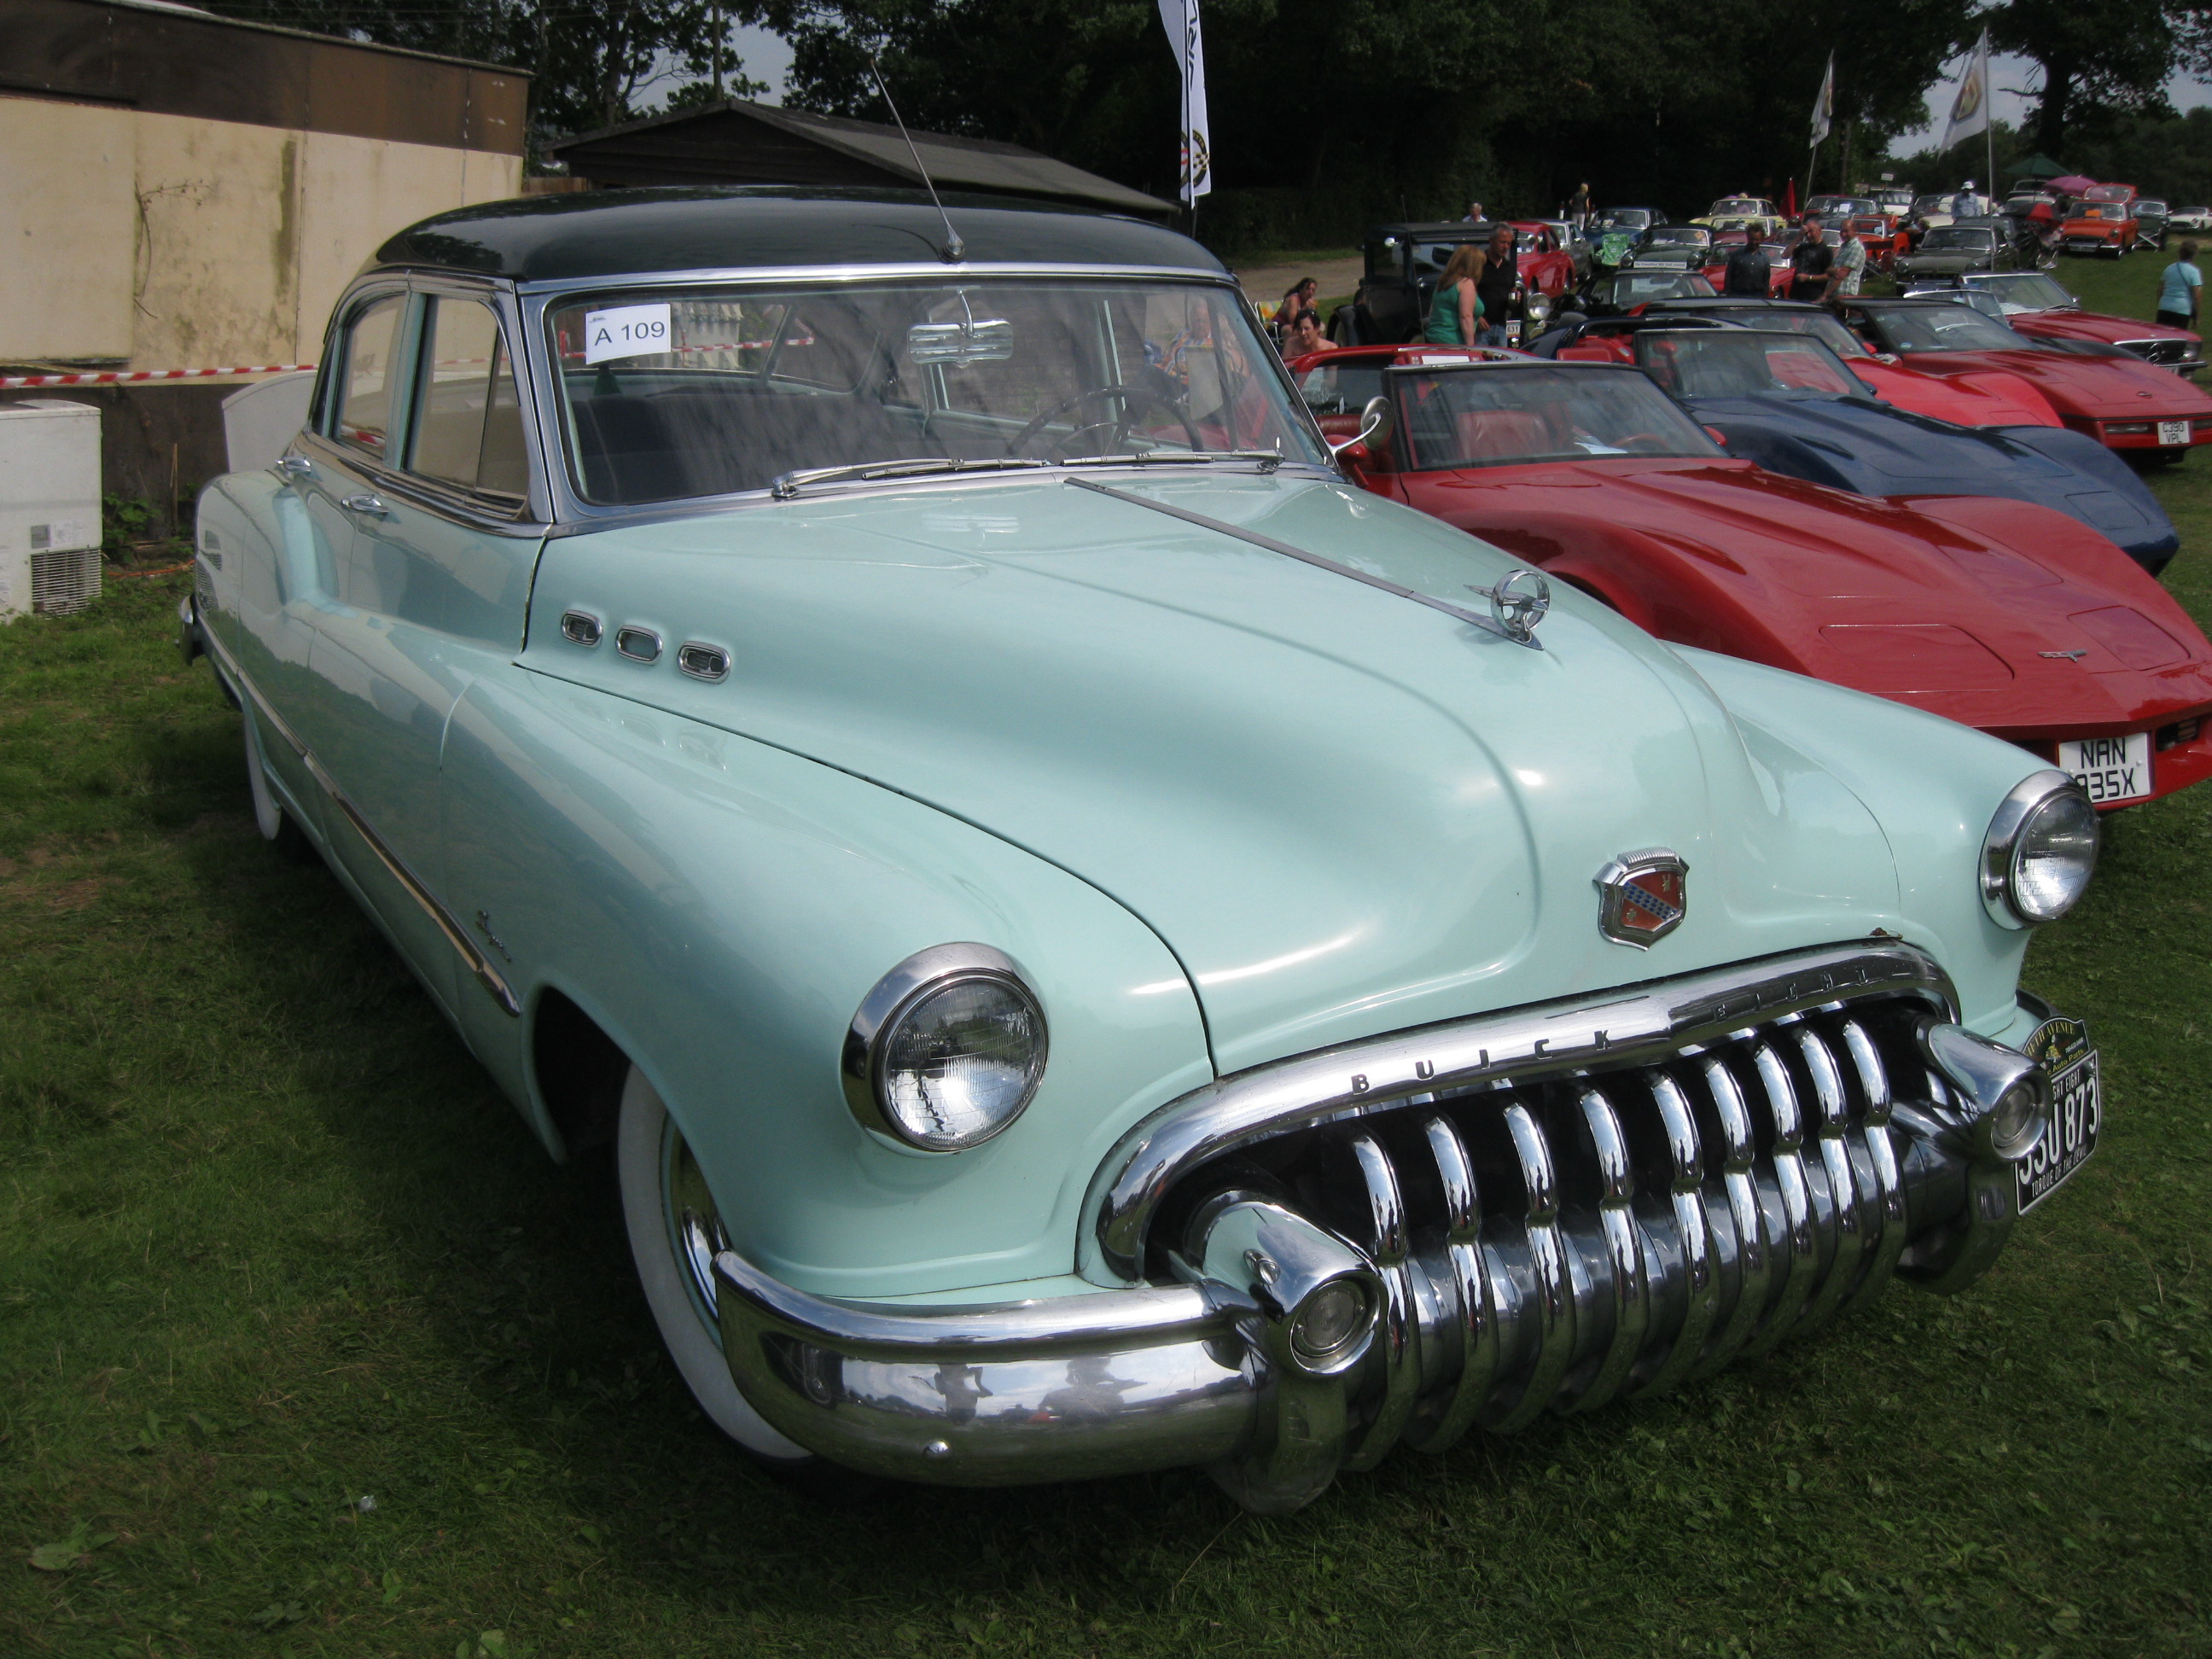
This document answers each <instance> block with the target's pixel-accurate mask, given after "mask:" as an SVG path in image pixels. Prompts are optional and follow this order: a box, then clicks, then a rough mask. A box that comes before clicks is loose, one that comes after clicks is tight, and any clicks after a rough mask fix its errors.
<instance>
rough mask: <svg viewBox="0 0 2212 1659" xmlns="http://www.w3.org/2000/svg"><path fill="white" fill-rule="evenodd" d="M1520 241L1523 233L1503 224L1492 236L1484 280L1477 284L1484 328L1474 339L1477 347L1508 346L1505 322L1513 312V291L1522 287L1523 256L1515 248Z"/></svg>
mask: <svg viewBox="0 0 2212 1659" xmlns="http://www.w3.org/2000/svg"><path fill="white" fill-rule="evenodd" d="M1518 240H1520V233H1519V232H1518V231H1516V230H1515V229H1514V228H1513V227H1512V226H1510V225H1500V226H1498V228H1497V229H1495V230H1493V231H1492V232H1491V233H1490V246H1489V248H1488V249H1487V250H1486V252H1485V253H1484V255H1483V261H1482V280H1481V281H1480V282H1479V283H1476V284H1475V298H1477V299H1478V300H1480V301H1482V326H1481V328H1480V329H1479V330H1478V331H1476V333H1475V336H1474V343H1475V344H1477V345H1482V346H1502V345H1504V344H1505V343H1506V339H1505V319H1506V318H1507V316H1508V315H1510V313H1511V312H1512V309H1513V293H1514V290H1515V289H1517V288H1518V287H1519V286H1520V285H1521V256H1520V255H1519V254H1518V253H1516V252H1514V246H1513V245H1514V244H1515V243H1516V241H1518Z"/></svg>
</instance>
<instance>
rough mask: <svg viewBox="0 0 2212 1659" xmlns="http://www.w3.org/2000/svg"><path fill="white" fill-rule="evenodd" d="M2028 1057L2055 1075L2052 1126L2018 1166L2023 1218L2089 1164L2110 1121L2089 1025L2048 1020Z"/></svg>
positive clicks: (2029, 1043) (2031, 1042)
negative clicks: (2107, 1118)
mask: <svg viewBox="0 0 2212 1659" xmlns="http://www.w3.org/2000/svg"><path fill="white" fill-rule="evenodd" d="M2027 1055H2028V1058H2030V1059H2031V1060H2039V1061H2040V1062H2041V1063H2042V1064H2043V1065H2044V1066H2045V1067H2046V1068H2048V1069H2049V1070H2050V1072H2051V1127H2049V1128H2047V1129H2045V1131H2044V1132H2043V1139H2041V1140H2039V1141H2038V1142H2036V1144H2035V1148H2034V1150H2033V1152H2029V1153H2028V1155H2027V1157H2026V1158H2022V1159H2021V1160H2020V1162H2019V1163H2017V1164H2015V1165H2014V1166H2013V1174H2014V1178H2015V1180H2016V1181H2017V1182H2019V1188H2020V1207H2021V1212H2023V1213H2025V1212H2027V1211H2029V1210H2032V1209H2033V1208H2034V1207H2035V1206H2037V1205H2039V1204H2040V1203H2042V1202H2043V1200H2045V1199H2046V1198H2048V1197H2050V1196H2051V1194H2053V1193H2055V1192H2057V1190H2058V1188H2060V1187H2061V1186H2062V1185H2063V1184H2064V1183H2065V1182H2066V1181H2067V1180H2068V1178H2069V1177H2070V1176H2072V1175H2073V1173H2074V1172H2075V1170H2078V1169H2080V1168H2081V1166H2082V1165H2083V1164H2087V1162H2088V1161H2089V1155H2090V1154H2091V1153H2092V1152H2095V1151H2096V1150H2097V1131H2098V1130H2099V1129H2100V1127H2103V1124H2104V1121H2105V1103H2104V1095H2103V1092H2102V1089H2101V1087H2100V1080H2099V1078H2098V1073H2097V1051H2096V1050H2095V1049H2094V1048H2091V1047H2090V1046H2089V1028H2088V1027H2087V1026H2086V1025H2084V1024H2082V1023H2081V1021H2080V1020H2078V1019H2067V1018H2063V1017H2061V1018H2057V1019H2047V1020H2045V1021H2044V1022H2043V1024H2040V1025H2039V1026H2037V1027H2036V1028H2035V1035H2034V1036H2031V1037H2030V1038H2028V1040H2027Z"/></svg>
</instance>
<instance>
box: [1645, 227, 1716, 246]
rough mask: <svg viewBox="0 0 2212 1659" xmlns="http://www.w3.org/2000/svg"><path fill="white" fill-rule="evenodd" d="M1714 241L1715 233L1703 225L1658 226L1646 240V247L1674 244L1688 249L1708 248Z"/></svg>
mask: <svg viewBox="0 0 2212 1659" xmlns="http://www.w3.org/2000/svg"><path fill="white" fill-rule="evenodd" d="M1712 240H1713V233H1712V232H1711V230H1709V229H1707V228H1705V226H1703V225H1656V226H1654V227H1653V228H1652V229H1651V232H1650V234H1649V235H1647V236H1646V237H1645V238H1644V246H1647V247H1661V246H1666V245H1667V244H1669V243H1673V244H1676V245H1679V246H1687V247H1707V246H1711V243H1712Z"/></svg>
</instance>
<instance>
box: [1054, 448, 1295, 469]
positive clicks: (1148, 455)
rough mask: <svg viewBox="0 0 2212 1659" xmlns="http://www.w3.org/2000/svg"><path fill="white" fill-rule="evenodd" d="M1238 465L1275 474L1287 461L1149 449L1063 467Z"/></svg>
mask: <svg viewBox="0 0 2212 1659" xmlns="http://www.w3.org/2000/svg"><path fill="white" fill-rule="evenodd" d="M1216 461H1235V462H1237V464H1238V465H1243V466H1257V467H1258V468H1259V469H1260V471H1262V472H1273V471H1274V470H1275V469H1276V468H1277V467H1279V466H1280V465H1282V464H1283V457H1282V456H1281V455H1279V454H1278V453H1276V452H1275V451H1273V450H1272V449H1148V450H1146V451H1145V452H1144V453H1142V454H1140V455H1071V456H1069V457H1068V458H1067V459H1066V460H1064V461H1061V462H1059V463H1058V465H1061V466H1191V465H1207V466H1210V465H1212V464H1213V463H1214V462H1216Z"/></svg>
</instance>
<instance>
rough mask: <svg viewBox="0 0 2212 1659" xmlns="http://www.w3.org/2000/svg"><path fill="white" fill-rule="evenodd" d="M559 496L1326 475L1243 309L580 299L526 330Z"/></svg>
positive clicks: (888, 289) (658, 295) (1217, 292)
mask: <svg viewBox="0 0 2212 1659" xmlns="http://www.w3.org/2000/svg"><path fill="white" fill-rule="evenodd" d="M546 327H547V329H548V331H549V337H550V349H551V350H552V351H553V352H554V353H555V354H556V355H555V361H556V362H557V363H558V365H559V368H560V372H559V374H558V375H557V376H556V383H557V384H558V386H560V388H561V394H562V404H563V409H562V420H563V425H564V427H565V428H566V430H567V434H568V447H569V453H570V458H571V463H572V465H573V468H574V479H575V486H576V489H577V490H578V491H579V493H580V494H581V495H583V496H584V497H585V498H586V499H587V500H590V501H600V502H606V503H611V504H618V505H630V504H635V503H638V502H643V501H676V500H681V499H684V498H685V497H689V496H698V495H727V494H731V493H732V492H735V491H738V490H747V489H764V488H766V487H767V486H768V485H769V483H771V482H772V481H773V480H774V479H775V477H777V476H778V475H779V474H781V473H785V472H791V471H802V470H811V469H814V468H817V467H842V466H859V465H866V464H871V463H876V462H888V461H900V462H908V463H923V464H926V463H927V462H930V461H933V460H937V461H943V462H945V463H946V464H947V465H950V464H951V463H953V462H956V461H961V462H969V463H971V464H972V463H984V464H989V463H994V462H1000V463H1003V462H1005V461H1006V460H1009V459H1015V460H1020V459H1030V460H1035V461H1042V462H1058V461H1062V460H1066V459H1071V458H1075V457H1084V458H1089V457H1097V456H1121V457H1127V456H1151V455H1157V456H1159V457H1161V458H1162V459H1165V458H1167V457H1169V456H1174V455H1182V456H1188V455H1190V454H1192V453H1194V452H1195V453H1204V452H1219V451H1233V450H1267V451H1272V452H1274V453H1279V454H1280V455H1282V456H1283V457H1284V459H1286V460H1291V461H1302V462H1310V463H1314V464H1321V463H1322V462H1323V461H1324V459H1325V457H1324V455H1323V454H1322V452H1321V450H1320V449H1319V448H1318V447H1317V445H1316V440H1315V439H1314V438H1313V437H1312V436H1311V435H1310V428H1309V426H1308V423H1307V422H1304V420H1302V419H1300V418H1298V416H1297V415H1296V413H1295V412H1294V410H1293V409H1292V406H1291V400H1290V398H1289V395H1288V389H1287V388H1286V387H1285V385H1284V383H1283V379H1282V375H1281V374H1280V372H1279V369H1278V368H1277V367H1276V365H1275V363H1274V361H1273V352H1272V351H1271V350H1270V349H1268V347H1267V344H1266V343H1265V342H1264V341H1263V340H1261V338H1260V337H1259V335H1258V334H1257V333H1256V332H1255V331H1254V328H1253V325H1252V324H1251V322H1250V320H1249V309H1248V307H1244V306H1243V305H1242V304H1240V303H1239V302H1238V300H1237V295H1235V294H1234V293H1233V292H1231V290H1229V289H1222V288H1215V287H1211V286H1200V285H1198V284H1194V283H1113V282H1097V283H1073V282H1070V283H1054V282H1048V281H1042V280H1030V281H1023V280H1005V279H1002V280H996V281H981V282H977V281H954V280H933V281H914V282H905V283H870V284H866V285H860V284H855V285H851V286H844V285H839V286H834V287H831V286H815V287H794V288H789V289H730V290H725V291H716V290H714V289H695V288H682V289H648V290H640V291H633V292H627V293H623V294H619V295H592V296H591V297H590V298H589V299H587V300H581V301H572V302H570V303H568V304H565V305H558V306H556V307H553V308H552V309H550V310H549V311H548V313H546Z"/></svg>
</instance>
